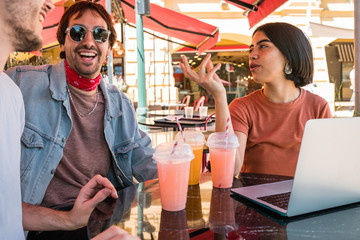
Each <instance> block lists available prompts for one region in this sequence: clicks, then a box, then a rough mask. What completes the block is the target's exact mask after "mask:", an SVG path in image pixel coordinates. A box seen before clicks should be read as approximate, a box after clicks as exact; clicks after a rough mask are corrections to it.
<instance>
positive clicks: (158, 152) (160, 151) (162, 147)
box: [153, 142, 194, 162]
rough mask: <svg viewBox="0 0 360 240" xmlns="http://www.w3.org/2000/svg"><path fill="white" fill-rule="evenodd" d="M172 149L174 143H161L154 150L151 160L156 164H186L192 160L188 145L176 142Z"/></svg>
mask: <svg viewBox="0 0 360 240" xmlns="http://www.w3.org/2000/svg"><path fill="white" fill-rule="evenodd" d="M173 149H174V142H172V143H162V144H159V145H158V146H157V147H156V148H155V152H154V154H153V159H154V160H156V161H158V162H186V161H191V160H192V159H193V158H194V154H193V151H192V149H191V147H190V146H189V144H186V143H181V142H178V144H177V146H176V147H175V151H173Z"/></svg>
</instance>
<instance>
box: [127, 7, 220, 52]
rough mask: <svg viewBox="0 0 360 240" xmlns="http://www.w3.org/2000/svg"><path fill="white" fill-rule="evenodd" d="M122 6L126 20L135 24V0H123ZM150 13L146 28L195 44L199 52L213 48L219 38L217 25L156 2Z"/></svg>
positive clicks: (145, 18)
mask: <svg viewBox="0 0 360 240" xmlns="http://www.w3.org/2000/svg"><path fill="white" fill-rule="evenodd" d="M121 6H122V9H123V11H124V15H125V18H126V20H127V21H128V22H130V23H132V24H135V23H136V15H135V10H134V9H135V0H121ZM150 13H151V15H150V16H144V17H143V26H144V28H147V29H151V30H153V31H156V32H159V33H162V34H165V35H168V36H170V37H174V38H177V39H180V40H183V41H185V42H188V43H190V44H193V45H195V47H196V48H197V50H198V52H199V53H201V52H204V51H206V50H207V49H209V48H211V47H212V46H214V45H215V44H216V43H217V42H218V40H219V29H218V28H217V27H215V26H212V25H210V24H207V23H204V22H202V21H199V20H197V19H195V18H192V17H189V16H186V15H184V14H181V13H178V12H175V11H173V10H170V9H167V8H163V7H160V6H158V5H156V4H150Z"/></svg>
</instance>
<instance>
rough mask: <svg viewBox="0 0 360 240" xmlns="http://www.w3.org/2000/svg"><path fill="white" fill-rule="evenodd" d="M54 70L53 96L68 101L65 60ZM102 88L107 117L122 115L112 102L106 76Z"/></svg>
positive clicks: (102, 80)
mask: <svg viewBox="0 0 360 240" xmlns="http://www.w3.org/2000/svg"><path fill="white" fill-rule="evenodd" d="M52 68H53V70H52V71H51V72H50V87H49V88H50V91H51V95H52V98H53V99H55V100H57V101H67V92H66V81H63V79H64V80H65V79H66V74H65V64H64V60H62V61H61V62H60V63H59V64H56V65H54V66H53V67H52ZM100 88H101V91H102V93H103V95H104V100H105V118H106V119H108V118H109V117H110V118H116V117H119V116H121V115H122V111H121V110H120V108H119V106H116V105H114V104H110V102H111V99H110V95H109V92H108V91H109V90H110V91H111V89H107V87H106V84H105V82H104V78H101V82H100Z"/></svg>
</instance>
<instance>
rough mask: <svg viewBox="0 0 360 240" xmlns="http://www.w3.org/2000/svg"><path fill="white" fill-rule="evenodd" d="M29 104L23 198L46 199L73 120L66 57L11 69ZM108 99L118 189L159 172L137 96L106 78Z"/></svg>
mask: <svg viewBox="0 0 360 240" xmlns="http://www.w3.org/2000/svg"><path fill="white" fill-rule="evenodd" d="M6 73H7V74H8V75H9V76H10V77H11V78H12V79H13V80H14V81H15V83H16V84H17V85H18V86H19V87H20V89H21V92H22V94H23V97H24V103H25V129H24V132H23V134H22V138H21V164H20V171H21V173H20V174H21V191H22V200H23V201H24V202H27V203H30V204H36V205H38V204H40V203H41V202H42V199H43V197H44V195H45V191H46V189H47V187H48V185H49V183H50V181H51V179H52V178H53V176H54V174H55V171H56V168H57V166H58V164H59V162H60V160H61V158H62V156H63V149H64V146H65V144H66V141H67V139H68V137H69V134H70V131H71V128H72V120H71V109H70V102H69V97H68V95H67V93H66V80H65V68H64V61H62V62H61V63H59V64H57V65H54V66H53V65H44V66H36V67H34V66H21V67H16V68H12V69H10V70H9V71H7V72H6ZM100 87H101V90H102V92H103V94H104V99H105V116H104V133H105V138H106V142H107V145H108V146H109V148H110V151H111V155H112V159H111V164H110V166H111V167H110V168H109V173H108V176H107V177H108V178H109V180H110V181H111V182H112V183H113V184H114V186H115V187H117V188H124V187H126V186H130V185H132V184H134V180H136V181H138V182H142V181H145V180H149V179H153V178H156V177H157V168H156V163H155V162H154V161H153V160H152V154H153V149H152V147H151V140H150V138H149V137H148V136H147V135H146V134H145V133H144V132H142V131H141V130H139V128H138V124H137V121H136V116H135V111H134V108H133V105H132V103H131V101H130V100H129V99H128V98H127V97H126V96H125V95H124V94H123V93H122V92H120V91H119V90H118V89H117V88H116V87H115V86H113V85H110V84H106V83H105V82H104V81H103V80H102V81H101V83H100Z"/></svg>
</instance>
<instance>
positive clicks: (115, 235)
mask: <svg viewBox="0 0 360 240" xmlns="http://www.w3.org/2000/svg"><path fill="white" fill-rule="evenodd" d="M116 239H119V240H120V239H121V240H140V238H138V237H135V236H132V235H130V234H129V233H127V232H126V231H125V230H123V229H121V228H119V227H117V226H112V227H110V228H109V229H107V230H105V231H104V232H102V233H100V234H99V235H97V236H96V237H94V238H92V240H116Z"/></svg>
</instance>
